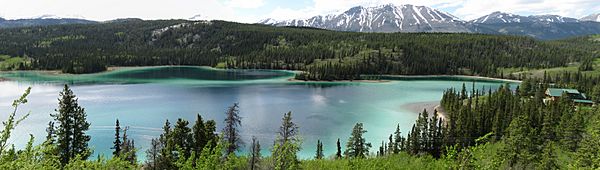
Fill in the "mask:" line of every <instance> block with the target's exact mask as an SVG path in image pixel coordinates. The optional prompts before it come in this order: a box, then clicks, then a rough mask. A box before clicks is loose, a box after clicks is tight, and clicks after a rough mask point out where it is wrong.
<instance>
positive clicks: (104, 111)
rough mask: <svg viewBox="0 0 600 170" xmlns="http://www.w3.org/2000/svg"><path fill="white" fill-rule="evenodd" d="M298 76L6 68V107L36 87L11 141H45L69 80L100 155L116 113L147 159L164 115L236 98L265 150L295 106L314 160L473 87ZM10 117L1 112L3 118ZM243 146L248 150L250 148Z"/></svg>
mask: <svg viewBox="0 0 600 170" xmlns="http://www.w3.org/2000/svg"><path fill="white" fill-rule="evenodd" d="M292 77H293V73H291V72H287V71H268V70H217V69H212V68H207V67H187V66H186V67H147V68H126V69H120V70H117V71H112V72H106V73H98V74H88V75H51V74H47V73H40V72H32V71H21V72H4V73H0V78H5V79H8V80H5V81H0V113H2V114H1V115H4V116H6V114H7V113H9V112H10V111H11V108H10V104H11V102H12V100H14V99H16V98H17V97H18V96H20V95H21V94H22V93H23V91H24V90H25V89H26V88H27V87H30V86H31V87H32V88H33V89H32V92H31V95H30V96H29V103H28V104H26V105H24V106H23V107H21V108H20V111H21V113H25V112H27V111H31V115H30V116H29V118H27V119H26V120H25V121H23V122H22V124H21V125H20V126H19V127H17V129H16V131H15V133H14V134H13V136H12V138H11V141H12V143H14V144H15V145H16V146H17V147H22V146H24V145H25V144H26V141H27V140H28V138H29V134H33V135H34V136H35V137H36V141H37V143H39V142H41V141H42V140H44V138H45V135H46V132H45V129H46V127H47V124H48V121H50V120H51V117H50V115H49V114H51V113H54V109H55V108H56V107H57V105H58V93H59V91H60V90H62V86H63V84H65V83H68V84H72V90H73V91H74V92H75V94H76V95H77V97H78V98H79V103H80V105H81V106H83V107H84V108H85V109H86V111H87V115H88V118H87V119H88V122H90V123H91V128H90V130H89V131H88V134H89V135H91V136H92V140H91V141H90V146H91V147H93V148H94V155H98V154H104V155H110V154H111V153H112V151H111V150H110V147H111V146H112V142H113V137H114V123H115V119H117V118H118V119H119V121H120V123H121V126H129V132H128V134H130V135H131V137H133V138H134V139H135V144H136V147H137V148H138V149H139V151H138V154H139V158H138V159H139V160H144V159H145V155H144V152H145V150H146V149H148V146H149V144H150V139H152V138H156V137H157V136H158V135H160V133H161V132H162V129H161V128H162V126H163V125H164V122H165V120H167V119H169V120H170V121H171V122H175V121H176V120H177V118H184V119H187V120H189V121H190V122H191V124H192V123H193V121H194V120H195V117H196V114H198V113H199V114H201V115H202V117H203V118H204V119H205V120H207V119H213V120H215V121H216V122H217V125H218V131H220V129H221V128H222V123H223V119H224V112H225V109H226V108H227V107H228V106H230V105H231V104H232V103H234V102H239V104H240V109H241V117H242V128H241V134H242V137H243V139H244V140H245V141H246V143H250V138H251V137H252V136H256V137H257V138H258V139H259V141H260V142H261V144H262V146H263V149H264V151H263V152H264V154H265V155H268V154H269V152H268V150H269V149H270V147H269V146H270V144H272V142H273V140H274V138H275V135H276V133H277V130H278V128H279V126H280V124H281V117H282V116H283V114H284V113H286V112H288V111H292V116H293V120H294V122H295V123H297V124H298V126H299V127H300V135H301V136H302V139H303V145H302V150H301V151H300V152H299V153H298V156H299V157H301V158H303V159H308V158H312V157H313V156H314V153H315V150H316V141H317V139H320V140H321V141H323V143H324V153H325V155H333V154H335V150H336V149H335V141H336V140H337V138H340V139H341V141H342V146H343V145H344V143H345V142H346V140H347V139H348V137H349V135H350V132H351V130H352V127H353V126H354V124H355V123H357V122H362V123H364V127H365V129H366V130H367V131H368V132H367V133H366V134H365V137H366V138H367V141H368V142H371V143H372V144H373V148H371V151H372V152H375V151H376V149H377V148H378V147H379V145H380V143H381V141H382V140H387V137H388V135H389V134H390V133H392V132H393V131H394V130H395V127H396V124H400V128H401V130H402V133H403V134H406V133H407V132H408V131H409V130H410V128H411V127H412V125H413V123H414V120H415V119H416V118H417V116H418V113H416V112H413V111H410V110H409V109H408V108H405V107H403V106H404V105H406V104H411V103H419V102H434V101H439V100H440V98H441V96H442V93H443V91H444V90H446V89H448V88H451V87H454V88H460V87H461V86H462V85H463V83H464V84H466V85H467V87H468V88H469V89H470V88H471V86H472V84H473V81H476V80H466V79H444V78H436V79H417V80H393V81H389V82H384V83H361V82H289V81H287V79H289V78H292ZM502 84H503V82H494V81H476V82H475V88H477V89H484V88H485V89H489V88H493V89H496V88H497V87H498V86H500V85H502ZM0 119H2V120H4V119H5V118H4V117H0ZM241 152H245V149H244V150H242V151H241Z"/></svg>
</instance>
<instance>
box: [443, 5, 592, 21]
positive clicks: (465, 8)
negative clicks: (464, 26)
mask: <svg viewBox="0 0 600 170" xmlns="http://www.w3.org/2000/svg"><path fill="white" fill-rule="evenodd" d="M599 10H600V3H599V2H598V1H597V0H502V1H481V0H466V1H464V2H463V4H462V5H461V6H460V7H459V8H457V9H456V11H454V12H453V14H454V15H457V16H459V17H461V18H463V19H465V20H471V19H476V18H478V17H481V16H483V15H487V14H489V13H492V12H495V11H503V12H509V13H514V14H519V15H528V14H532V15H544V14H555V15H561V16H566V17H574V18H580V17H582V16H585V15H589V14H591V13H594V12H598V11H599Z"/></svg>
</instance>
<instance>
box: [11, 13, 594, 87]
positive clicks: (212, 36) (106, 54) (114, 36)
mask: <svg viewBox="0 0 600 170" xmlns="http://www.w3.org/2000/svg"><path fill="white" fill-rule="evenodd" d="M599 43H600V42H598V41H590V40H589V39H584V38H582V39H574V40H570V41H537V40H534V39H532V38H526V37H516V36H492V35H479V34H448V33H350V32H334V31H327V30H319V29H310V28H281V27H271V26H264V25H249V24H239V23H231V22H225V21H184V20H162V21H141V20H130V21H123V22H109V23H102V24H93V25H56V26H45V27H28V28H14V29H2V30H1V31H0V54H4V55H9V56H12V57H23V58H28V59H30V60H29V61H28V62H25V63H24V64H21V65H22V66H20V67H19V68H20V69H61V70H63V72H67V73H90V72H98V71H103V70H105V69H106V67H107V66H148V65H208V66H213V67H221V68H251V69H255V68H256V69H291V70H303V71H306V72H305V73H303V74H299V75H298V76H297V78H298V79H305V80H338V79H360V78H361V76H360V75H361V74H408V75H425V74H465V75H483V76H497V77H500V76H502V72H501V71H499V70H500V69H499V68H506V67H511V68H512V67H526V68H548V67H557V66H564V65H566V63H571V62H578V61H580V60H582V59H584V58H592V57H596V55H597V51H599V48H600V46H598V44H599Z"/></svg>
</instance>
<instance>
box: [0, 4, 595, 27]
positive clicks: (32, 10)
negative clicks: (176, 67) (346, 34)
mask: <svg viewBox="0 0 600 170" xmlns="http://www.w3.org/2000/svg"><path fill="white" fill-rule="evenodd" d="M382 4H396V5H401V4H413V5H424V6H429V7H433V8H435V9H439V10H441V11H445V12H448V13H450V14H453V15H455V16H457V17H459V18H461V19H463V20H472V19H476V18H478V17H481V16H483V15H487V14H489V13H492V12H495V11H503V12H509V13H513V14H519V15H542V14H556V15H562V16H566V17H573V18H581V17H583V16H586V15H590V14H593V13H600V0H0V17H2V18H6V19H19V18H36V17H39V16H42V15H56V16H60V17H75V18H84V19H89V20H96V21H106V20H112V19H118V18H142V19H189V18H191V17H193V16H197V15H199V16H200V18H201V19H208V20H213V19H218V20H227V21H236V22H244V23H255V22H258V21H259V20H261V19H266V18H274V19H277V20H283V19H304V18H309V17H312V16H315V15H325V14H334V13H341V12H344V11H345V10H347V9H349V8H351V7H354V6H359V5H361V6H366V7H369V6H377V5H382Z"/></svg>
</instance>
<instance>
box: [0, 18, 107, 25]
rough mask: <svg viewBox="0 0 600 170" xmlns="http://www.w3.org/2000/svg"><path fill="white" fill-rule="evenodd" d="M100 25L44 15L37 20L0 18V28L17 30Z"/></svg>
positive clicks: (89, 21) (88, 21) (84, 20)
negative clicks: (32, 27) (64, 25)
mask: <svg viewBox="0 0 600 170" xmlns="http://www.w3.org/2000/svg"><path fill="white" fill-rule="evenodd" d="M93 23H98V22H97V21H91V20H86V19H79V18H74V17H73V18H71V17H58V16H54V15H42V16H40V17H36V18H30V19H14V20H7V19H4V18H0V28H16V27H29V26H45V25H61V24H93Z"/></svg>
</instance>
